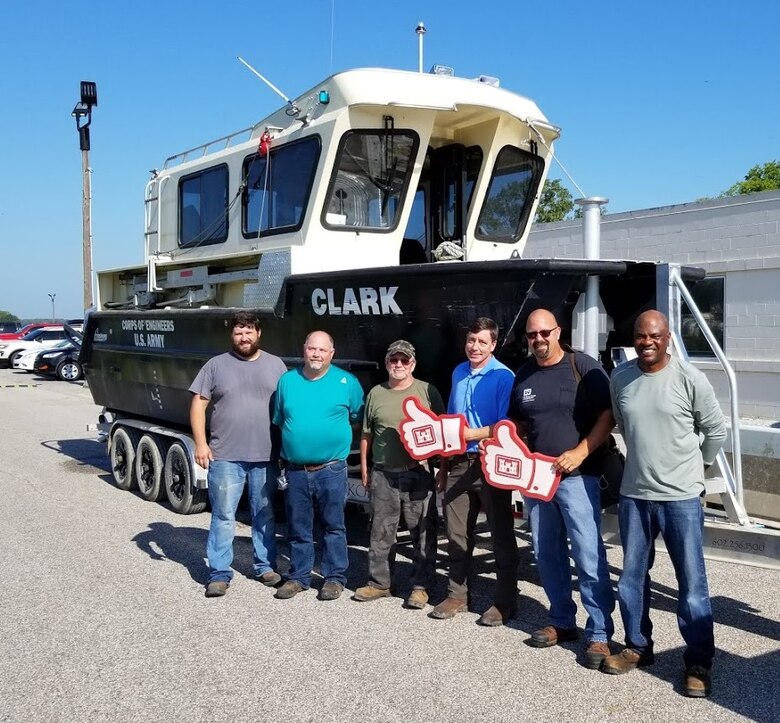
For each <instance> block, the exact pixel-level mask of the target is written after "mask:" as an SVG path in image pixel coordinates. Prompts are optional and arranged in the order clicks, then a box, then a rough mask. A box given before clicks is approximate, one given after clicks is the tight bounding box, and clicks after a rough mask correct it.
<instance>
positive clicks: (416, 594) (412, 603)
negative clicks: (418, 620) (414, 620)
mask: <svg viewBox="0 0 780 723" xmlns="http://www.w3.org/2000/svg"><path fill="white" fill-rule="evenodd" d="M427 604H428V593H427V592H426V591H425V590H424V589H423V588H421V587H416V588H414V590H412V592H411V593H410V594H409V597H408V598H406V602H405V603H404V607H407V608H411V609H412V610H422V609H423V608H424V607H425V606H426V605H427Z"/></svg>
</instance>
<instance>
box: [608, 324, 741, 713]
mask: <svg viewBox="0 0 780 723" xmlns="http://www.w3.org/2000/svg"><path fill="white" fill-rule="evenodd" d="M669 340H670V333H669V322H668V320H667V318H666V317H665V316H664V315H663V314H661V313H660V312H658V311H646V312H644V313H643V314H640V316H639V317H638V318H637V320H636V323H635V324H634V349H635V351H636V353H637V358H636V359H635V360H632V361H630V362H627V363H626V364H623V365H621V366H619V367H618V368H617V369H615V371H614V372H613V373H612V379H611V381H610V392H611V395H612V408H613V412H614V415H615V421H616V422H617V425H618V428H619V429H620V431H621V432H622V434H623V438H624V440H625V442H626V447H627V455H626V468H625V471H624V473H623V482H622V486H621V496H620V506H619V510H618V518H619V523H620V537H621V543H622V546H623V572H622V573H621V575H620V580H619V582H618V599H619V601H620V613H621V616H622V618H623V626H624V628H625V631H626V649H625V650H623V651H622V652H621V653H619V654H618V655H611V656H609V657H608V658H606V659H605V660H604V662H603V663H602V668H601V669H602V670H603V671H604V672H605V673H611V674H613V675H614V674H620V673H627V672H629V671H631V670H633V669H634V668H636V667H638V666H644V665H650V664H651V663H652V662H653V660H654V655H653V640H652V637H651V636H652V629H653V626H652V623H651V622H650V569H651V568H652V566H653V561H654V558H655V538H656V537H658V535H659V533H660V534H661V535H662V536H663V539H664V542H665V544H666V549H667V551H668V552H669V556H670V558H671V560H672V564H673V565H674V570H675V574H676V576H677V584H678V586H679V600H678V605H677V619H678V622H679V626H680V632H681V634H682V636H683V639H684V640H685V643H686V649H685V652H684V654H683V659H684V662H685V677H684V681H683V689H684V691H685V694H686V695H688V696H690V697H695V698H702V697H705V696H708V695H709V694H710V691H711V682H710V667H711V665H712V658H713V655H714V653H715V642H714V637H713V624H712V608H711V606H710V594H709V588H708V585H707V574H706V570H705V568H704V555H703V550H702V528H703V523H704V513H703V510H702V506H701V499H700V496H701V495H702V494H703V492H704V468H705V467H706V466H709V465H710V464H712V462H713V461H714V460H715V455H716V454H717V453H718V450H719V449H720V447H721V446H722V445H723V442H724V440H725V438H726V424H725V420H724V418H723V413H722V412H721V410H720V407H719V405H718V402H717V399H716V398H715V393H714V392H713V390H712V386H711V385H710V383H709V382H708V381H707V378H706V377H705V376H704V374H702V372H700V371H699V370H698V369H696V368H695V367H694V366H692V365H691V364H689V363H687V362H685V361H682V360H680V359H678V358H676V357H671V356H670V355H669V354H668V347H669Z"/></svg>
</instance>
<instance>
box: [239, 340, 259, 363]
mask: <svg viewBox="0 0 780 723" xmlns="http://www.w3.org/2000/svg"><path fill="white" fill-rule="evenodd" d="M259 349H260V340H259V339H258V340H257V341H255V342H244V343H243V344H236V343H234V344H233V351H234V352H235V353H236V354H237V355H238V356H240V357H242V358H243V359H249V358H250V357H253V356H254V355H255V354H256V353H257V352H258V350H259Z"/></svg>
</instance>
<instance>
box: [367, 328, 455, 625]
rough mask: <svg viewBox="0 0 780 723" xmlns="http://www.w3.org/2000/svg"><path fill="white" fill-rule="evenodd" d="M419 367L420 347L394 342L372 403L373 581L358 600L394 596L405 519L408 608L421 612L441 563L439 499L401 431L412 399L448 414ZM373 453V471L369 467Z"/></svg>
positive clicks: (369, 428)
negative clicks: (395, 553) (395, 556)
mask: <svg viewBox="0 0 780 723" xmlns="http://www.w3.org/2000/svg"><path fill="white" fill-rule="evenodd" d="M415 364H416V359H415V350H414V347H413V346H412V345H411V344H410V343H409V342H408V341H405V340H403V339H399V340H398V341H394V342H393V343H392V344H390V346H389V347H388V348H387V354H385V368H386V369H387V374H388V380H387V381H386V382H383V383H382V384H377V385H376V386H375V387H374V388H373V389H371V391H370V392H369V393H368V397H366V410H365V414H364V416H363V434H362V437H361V439H360V471H361V475H362V479H363V486H364V487H367V488H368V489H369V490H370V493H371V541H370V543H369V548H368V574H369V581H368V585H366V586H365V587H361V588H358V589H357V590H356V591H355V600H357V601H359V602H367V601H368V600H378V599H379V598H382V597H389V596H390V553H391V550H392V548H393V545H395V541H396V533H397V532H398V524H399V522H400V519H401V515H402V514H403V516H404V522H405V524H406V527H407V528H408V529H409V534H410V535H411V538H412V548H413V551H414V552H413V558H412V575H411V583H412V590H411V593H410V594H409V596H408V597H407V598H406V603H405V604H406V607H409V608H415V609H418V610H420V609H422V608H424V607H425V606H426V604H427V603H428V592H427V590H428V587H429V586H430V585H431V583H432V582H433V576H434V569H435V563H436V493H435V491H434V485H433V478H432V476H431V473H430V471H429V469H428V467H427V466H423V464H420V463H419V462H417V461H415V460H413V459H412V458H411V457H410V456H409V454H408V453H407V451H406V450H405V449H404V446H403V444H402V443H401V438H400V436H399V434H398V426H399V425H400V424H401V421H402V420H403V418H404V411H403V409H402V405H403V401H404V399H406V398H407V397H416V398H417V399H418V400H419V401H420V405H421V406H422V407H424V408H426V409H430V410H431V411H432V412H434V413H435V414H443V413H444V402H443V401H442V398H441V395H440V394H439V392H438V390H437V389H436V387H434V386H433V385H431V384H428V383H427V382H423V381H420V380H419V379H415V378H414V376H413V373H414V368H415ZM369 453H370V454H371V457H372V458H373V465H369ZM425 464H426V465H427V463H425Z"/></svg>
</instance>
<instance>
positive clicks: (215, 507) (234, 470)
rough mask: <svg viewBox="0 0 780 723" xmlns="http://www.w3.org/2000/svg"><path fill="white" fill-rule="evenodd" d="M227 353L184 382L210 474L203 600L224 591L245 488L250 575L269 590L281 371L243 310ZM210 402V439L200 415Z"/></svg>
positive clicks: (201, 459) (198, 456) (200, 459)
mask: <svg viewBox="0 0 780 723" xmlns="http://www.w3.org/2000/svg"><path fill="white" fill-rule="evenodd" d="M231 340H232V349H231V351H229V352H227V353H225V354H220V355H219V356H215V357H213V358H212V359H209V360H208V361H207V362H206V364H204V366H203V368H202V369H201V370H200V372H198V375H197V376H196V377H195V381H193V382H192V384H191V385H190V391H191V392H192V394H193V397H192V405H191V406H190V425H191V426H192V436H193V438H194V440H195V461H196V462H197V463H198V464H199V465H200V466H201V467H203V468H204V469H208V485H209V487H208V491H209V502H210V503H211V526H210V527H209V536H208V542H207V543H206V557H207V558H208V563H209V578H208V582H207V585H206V597H220V596H222V595H224V594H225V593H226V592H227V589H228V586H229V585H230V581H231V580H232V578H233V571H232V570H231V569H230V565H231V563H232V562H233V538H234V536H235V527H236V508H237V507H238V502H239V500H240V499H241V494H242V492H243V490H244V485H245V484H247V485H248V492H249V504H250V508H251V514H252V547H253V549H254V572H255V576H256V578H257V579H258V580H260V582H262V583H263V584H264V585H268V586H271V587H272V586H275V585H277V584H278V583H279V582H280V580H281V578H280V576H279V574H278V573H277V572H276V571H275V570H274V566H275V564H276V539H275V537H276V530H275V525H274V514H273V493H274V490H275V489H276V474H275V470H276V469H277V467H276V465H275V464H274V462H275V460H274V450H273V449H272V442H271V406H272V403H273V399H272V398H273V394H274V392H275V391H276V384H277V382H278V381H279V377H281V376H282V374H284V373H285V372H286V371H287V368H286V367H285V365H284V362H283V361H282V360H281V359H279V357H276V356H273V355H272V354H268V353H267V352H264V351H261V350H260V320H259V319H258V318H257V317H256V316H255V315H254V314H251V313H249V312H239V313H237V314H236V315H235V316H234V317H233V319H232V322H231ZM209 405H211V407H212V410H211V420H210V425H209V427H210V430H209V431H210V433H211V435H210V438H207V436H206V410H207V408H208V407H209Z"/></svg>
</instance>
